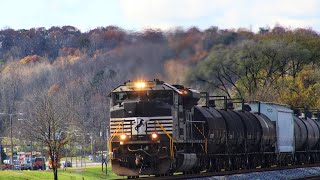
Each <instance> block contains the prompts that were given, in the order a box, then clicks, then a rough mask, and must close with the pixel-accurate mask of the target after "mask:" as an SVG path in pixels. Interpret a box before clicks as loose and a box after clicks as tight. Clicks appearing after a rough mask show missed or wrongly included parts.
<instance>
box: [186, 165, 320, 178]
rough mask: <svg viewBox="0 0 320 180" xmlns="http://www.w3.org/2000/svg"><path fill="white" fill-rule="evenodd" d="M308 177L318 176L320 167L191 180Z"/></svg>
mask: <svg viewBox="0 0 320 180" xmlns="http://www.w3.org/2000/svg"><path fill="white" fill-rule="evenodd" d="M310 176H320V167H308V168H296V169H287V170H278V171H265V172H254V173H247V174H235V175H228V176H213V177H206V178H194V179H192V180H247V179H255V180H286V179H299V178H304V177H310Z"/></svg>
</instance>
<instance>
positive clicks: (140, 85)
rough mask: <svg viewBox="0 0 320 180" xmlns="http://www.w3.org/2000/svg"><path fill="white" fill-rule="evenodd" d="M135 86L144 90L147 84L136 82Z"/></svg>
mask: <svg viewBox="0 0 320 180" xmlns="http://www.w3.org/2000/svg"><path fill="white" fill-rule="evenodd" d="M135 86H136V88H140V89H142V88H145V87H146V83H144V82H136V84H135Z"/></svg>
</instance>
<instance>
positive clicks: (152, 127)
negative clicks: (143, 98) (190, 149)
mask: <svg viewBox="0 0 320 180" xmlns="http://www.w3.org/2000/svg"><path fill="white" fill-rule="evenodd" d="M156 121H158V122H159V123H160V124H161V125H162V126H163V127H164V129H165V130H166V131H167V132H168V133H169V134H172V116H159V117H129V118H111V119H110V132H111V134H114V133H116V129H117V127H118V126H119V125H120V126H121V128H120V130H119V131H118V132H117V134H126V135H131V134H132V135H147V134H152V133H153V132H156V133H158V134H165V133H164V132H163V131H162V130H161V128H160V127H159V125H158V124H157V122H156Z"/></svg>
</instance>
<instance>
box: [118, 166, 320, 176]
mask: <svg viewBox="0 0 320 180" xmlns="http://www.w3.org/2000/svg"><path fill="white" fill-rule="evenodd" d="M319 166H320V164H305V165H291V166H285V167H270V168H256V169H242V170H237V171H220V172H202V173H199V174H178V175H173V176H160V177H155V176H142V177H139V178H136V180H146V179H148V180H149V179H157V180H167V179H168V180H174V179H193V178H204V177H212V176H230V175H235V174H246V173H254V172H265V171H279V170H287V169H296V168H308V167H319ZM319 178H320V176H312V177H305V178H301V179H312V180H313V179H319ZM119 179H123V178H119Z"/></svg>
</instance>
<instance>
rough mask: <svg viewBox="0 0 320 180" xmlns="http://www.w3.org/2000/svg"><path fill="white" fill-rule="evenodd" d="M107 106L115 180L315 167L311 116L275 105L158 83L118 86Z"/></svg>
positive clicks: (317, 126) (319, 153) (318, 152)
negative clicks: (228, 171) (175, 173)
mask: <svg viewBox="0 0 320 180" xmlns="http://www.w3.org/2000/svg"><path fill="white" fill-rule="evenodd" d="M111 99H112V102H111V107H110V113H111V115H110V117H111V119H110V132H111V135H110V139H109V144H108V146H109V151H110V155H111V162H112V170H113V171H114V172H115V173H116V174H118V175H121V176H128V177H129V178H131V177H137V176H139V175H171V174H173V173H174V172H183V173H199V172H200V171H204V170H206V171H220V170H222V169H224V170H237V169H240V168H241V169H246V168H247V169H248V168H256V167H259V166H260V167H270V166H273V165H277V166H286V165H288V164H302V163H304V164H308V163H317V162H319V160H320V148H319V144H320V143H319V132H320V123H319V122H318V121H316V120H314V118H312V117H314V115H313V114H312V113H305V115H304V116H301V115H303V114H302V113H299V112H300V111H298V110H297V111H296V110H295V111H293V110H291V109H290V108H288V107H286V106H284V105H280V104H276V103H265V102H251V103H246V104H245V103H244V102H243V101H242V100H235V99H233V100H230V99H227V98H226V97H223V96H209V95H208V93H206V92H198V91H196V90H193V89H189V88H185V87H183V86H181V85H170V84H167V83H164V82H162V81H159V80H153V81H134V82H130V81H129V82H126V83H124V84H123V85H120V86H119V87H117V88H115V89H114V90H113V91H112V92H111ZM198 103H199V104H200V103H203V104H204V105H203V106H200V105H198ZM234 103H240V104H241V105H240V106H239V107H240V108H236V109H235V108H234ZM216 104H220V105H222V108H217V107H216Z"/></svg>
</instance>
